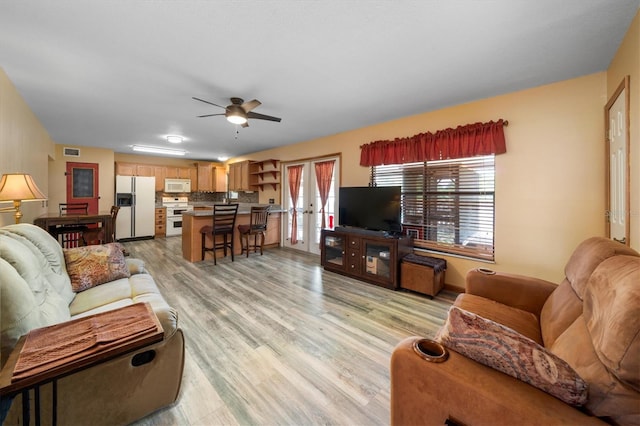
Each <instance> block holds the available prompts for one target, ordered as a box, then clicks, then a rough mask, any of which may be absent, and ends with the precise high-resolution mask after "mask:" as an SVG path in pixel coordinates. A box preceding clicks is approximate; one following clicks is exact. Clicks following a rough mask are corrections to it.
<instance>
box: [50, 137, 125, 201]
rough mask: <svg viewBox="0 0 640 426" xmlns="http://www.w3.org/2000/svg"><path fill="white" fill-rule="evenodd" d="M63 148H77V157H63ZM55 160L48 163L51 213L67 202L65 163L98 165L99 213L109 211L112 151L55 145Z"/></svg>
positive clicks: (112, 168)
mask: <svg viewBox="0 0 640 426" xmlns="http://www.w3.org/2000/svg"><path fill="white" fill-rule="evenodd" d="M63 148H78V149H79V150H80V156H79V157H65V156H63V155H62V150H63ZM55 149H56V155H55V159H51V160H50V161H49V205H50V206H51V209H50V210H52V211H54V210H56V209H57V206H58V204H59V203H64V202H66V200H67V179H66V176H65V173H66V171H67V162H69V163H97V164H98V174H99V181H98V195H99V196H100V200H99V203H98V210H99V211H109V209H110V208H111V206H112V205H113V198H114V193H115V179H114V175H113V170H114V166H113V151H112V150H110V149H102V148H93V147H88V146H74V145H60V144H58V145H56V146H55Z"/></svg>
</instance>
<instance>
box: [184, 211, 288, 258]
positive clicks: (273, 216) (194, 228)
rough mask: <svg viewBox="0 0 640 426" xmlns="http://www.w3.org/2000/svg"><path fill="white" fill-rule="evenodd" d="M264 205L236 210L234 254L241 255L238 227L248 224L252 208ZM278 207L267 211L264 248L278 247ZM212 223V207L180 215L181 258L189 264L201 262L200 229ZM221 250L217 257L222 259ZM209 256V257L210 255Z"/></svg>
mask: <svg viewBox="0 0 640 426" xmlns="http://www.w3.org/2000/svg"><path fill="white" fill-rule="evenodd" d="M262 205H264V204H250V203H247V204H242V203H241V204H240V207H239V208H238V216H237V218H236V227H235V229H234V232H233V244H234V254H235V255H239V254H241V253H242V244H241V241H240V233H239V232H238V225H243V224H246V225H248V224H249V221H250V217H251V207H252V206H262ZM281 212H282V210H281V208H280V206H276V205H274V206H272V209H271V210H270V211H269V220H268V222H267V233H266V237H265V242H264V247H265V248H268V247H278V246H279V245H280V213H281ZM212 223H213V206H210V207H209V208H201V209H194V210H193V211H188V212H184V213H182V257H183V258H184V259H186V260H188V261H189V262H199V261H201V260H202V237H201V235H200V229H201V228H202V227H203V226H207V225H211V224H212ZM206 245H207V247H211V246H212V241H211V237H210V236H207V238H206ZM209 255H210V254H209ZM222 255H223V254H222V249H221V250H220V253H219V256H220V258H222ZM210 256H211V255H210Z"/></svg>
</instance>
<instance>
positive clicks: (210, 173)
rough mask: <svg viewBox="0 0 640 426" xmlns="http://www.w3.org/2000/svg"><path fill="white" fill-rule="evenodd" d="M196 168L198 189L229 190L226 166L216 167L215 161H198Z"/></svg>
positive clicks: (209, 190) (206, 190)
mask: <svg viewBox="0 0 640 426" xmlns="http://www.w3.org/2000/svg"><path fill="white" fill-rule="evenodd" d="M196 169H197V171H198V178H197V182H198V184H197V191H202V192H226V191H227V173H226V170H225V168H224V167H216V166H215V163H207V162H198V163H196ZM192 187H193V184H192Z"/></svg>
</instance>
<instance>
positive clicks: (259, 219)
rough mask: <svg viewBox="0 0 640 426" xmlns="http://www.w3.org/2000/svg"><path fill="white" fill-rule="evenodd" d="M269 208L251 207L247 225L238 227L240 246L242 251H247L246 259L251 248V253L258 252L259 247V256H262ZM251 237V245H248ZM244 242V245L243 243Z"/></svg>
mask: <svg viewBox="0 0 640 426" xmlns="http://www.w3.org/2000/svg"><path fill="white" fill-rule="evenodd" d="M269 207H270V206H266V207H251V218H250V220H249V225H238V231H240V243H241V244H242V251H243V252H244V251H245V250H247V257H249V250H250V249H251V248H253V252H254V253H256V252H257V251H258V247H260V256H262V247H263V246H264V237H265V234H266V233H267V218H268V217H269ZM252 235H253V245H249V237H251V236H252ZM258 235H260V245H258ZM243 241H246V244H245V243H244V242H243Z"/></svg>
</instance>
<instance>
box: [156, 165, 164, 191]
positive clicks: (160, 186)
mask: <svg viewBox="0 0 640 426" xmlns="http://www.w3.org/2000/svg"><path fill="white" fill-rule="evenodd" d="M153 176H155V178H156V191H164V178H165V177H167V168H166V167H164V166H153Z"/></svg>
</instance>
